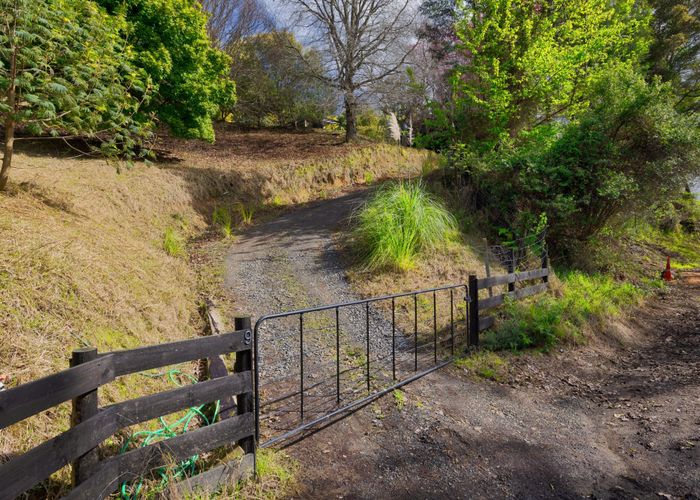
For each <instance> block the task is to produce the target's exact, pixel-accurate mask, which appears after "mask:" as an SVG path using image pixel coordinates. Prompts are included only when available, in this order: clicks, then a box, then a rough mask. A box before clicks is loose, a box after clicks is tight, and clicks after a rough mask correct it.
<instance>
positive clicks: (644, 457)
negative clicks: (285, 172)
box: [226, 193, 700, 499]
mask: <svg viewBox="0 0 700 500" xmlns="http://www.w3.org/2000/svg"><path fill="white" fill-rule="evenodd" d="M362 197H363V194H362V193H356V194H351V195H348V196H345V197H342V198H339V199H336V200H329V201H324V202H322V203H319V204H316V205H312V206H310V207H307V208H303V209H300V210H297V211H292V212H290V213H289V214H287V215H285V216H283V217H281V218H279V219H277V220H275V221H272V222H270V223H267V224H263V225H260V226H258V227H256V228H253V229H251V230H250V231H249V232H248V233H247V234H245V235H244V236H242V237H241V238H239V239H238V240H237V241H236V243H235V244H234V245H233V247H232V248H231V251H230V254H229V256H228V259H227V263H226V265H227V274H226V283H227V286H228V288H229V289H230V291H231V292H232V294H233V296H234V297H235V298H236V300H237V303H238V304H239V305H240V308H241V310H246V311H250V312H252V314H253V315H254V317H259V316H260V315H262V314H265V313H269V312H276V311H282V310H287V309H293V308H297V307H300V306H302V307H303V306H307V305H321V304H325V303H332V302H340V301H347V300H351V299H353V298H355V297H354V295H353V292H352V290H351V288H350V286H349V285H348V283H347V282H346V281H345V278H344V272H343V269H342V266H341V264H340V260H339V259H338V256H337V254H336V253H335V250H334V249H333V241H332V235H333V231H334V230H335V229H338V228H339V227H340V225H342V224H343V223H344V222H345V219H346V217H347V216H348V215H349V214H350V213H351V211H352V209H353V208H354V207H355V206H357V204H358V203H359V202H360V201H361V200H362ZM242 283H245V286H242V285H241V284H242ZM425 285H426V286H431V285H434V284H432V283H426V284H425ZM622 331H624V332H626V335H625V337H626V338H625V339H624V341H620V340H617V341H612V340H611V341H609V342H595V343H592V344H591V345H589V346H587V347H584V348H580V349H575V350H569V349H567V350H559V351H557V352H555V353H552V354H549V355H532V356H530V355H528V356H521V357H518V358H515V359H514V360H513V361H512V369H511V375H510V379H509V380H508V381H507V382H504V383H496V382H487V381H481V380H478V381H475V380H472V379H469V378H467V377H466V375H465V374H464V373H463V372H462V371H461V370H459V369H457V368H447V369H443V370H440V371H438V372H435V373H433V374H430V375H428V376H427V377H425V378H423V379H421V380H420V381H418V382H415V383H413V384H411V385H409V386H407V387H406V388H405V392H406V395H407V401H406V404H405V405H404V406H403V407H402V408H399V406H400V405H398V404H397V402H396V401H395V400H394V398H393V397H391V396H387V397H384V398H382V399H381V400H379V401H378V402H376V403H374V404H372V405H370V406H368V407H366V408H364V409H362V410H360V411H358V412H356V413H354V414H353V415H351V416H349V417H347V418H345V419H343V420H341V421H340V422H338V423H336V424H334V425H332V426H330V427H327V428H325V429H323V430H321V431H319V432H318V433H316V434H314V435H312V436H311V437H309V438H307V439H305V440H304V441H302V442H301V443H298V444H296V445H293V446H291V447H290V448H288V452H289V453H290V454H291V455H293V456H295V457H296V458H297V459H298V460H299V461H300V462H301V464H302V472H301V489H300V491H299V493H298V496H299V497H304V498H373V499H374V498H406V499H409V498H411V499H413V498H501V497H509V498H621V499H622V498H629V499H632V498H686V499H690V498H700V274H692V273H686V274H685V275H684V276H683V277H682V278H681V280H679V281H677V282H675V283H674V284H673V285H672V286H671V287H670V289H669V291H668V292H667V293H666V294H665V295H663V296H661V297H658V298H655V299H652V300H651V301H650V302H649V303H648V304H647V305H646V306H645V307H644V308H642V309H641V310H640V311H638V312H637V313H636V314H635V315H634V318H633V319H630V320H628V321H626V322H625V323H624V324H623V325H622ZM281 342H282V341H281ZM281 349H284V346H282V348H281Z"/></svg>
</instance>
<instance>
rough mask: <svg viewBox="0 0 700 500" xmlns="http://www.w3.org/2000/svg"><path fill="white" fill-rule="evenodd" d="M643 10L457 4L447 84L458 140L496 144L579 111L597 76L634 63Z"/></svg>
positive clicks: (523, 2) (508, 1) (591, 3)
mask: <svg viewBox="0 0 700 500" xmlns="http://www.w3.org/2000/svg"><path fill="white" fill-rule="evenodd" d="M647 24H648V12H647V11H645V10H642V9H641V8H640V7H639V6H638V2H636V1H635V0H620V1H616V2H614V3H610V2H608V1H606V0H581V1H577V2H571V1H569V0H553V1H551V2H547V3H537V2H533V1H532V0H473V1H469V2H467V1H464V0H462V1H460V2H458V4H457V24H456V34H457V36H458V37H459V39H460V42H461V43H460V45H459V50H460V51H461V52H463V53H464V54H468V62H467V63H465V64H461V65H458V66H457V68H456V71H455V73H454V75H453V85H454V88H455V91H456V92H457V93H458V95H459V97H458V98H457V103H456V104H457V105H458V106H459V108H460V109H461V110H462V111H463V112H464V113H466V114H467V115H468V121H467V125H468V128H466V129H464V130H456V132H457V134H458V135H460V136H462V137H463V138H469V137H468V136H471V138H474V139H486V140H490V141H498V140H499V139H502V138H503V137H504V136H511V137H512V136H515V135H516V134H517V133H518V132H519V131H521V130H523V129H525V128H528V127H531V126H533V125H535V124H537V123H543V122H549V121H551V120H553V119H554V118H556V117H559V116H564V117H571V116H575V115H576V114H577V113H578V112H579V111H581V110H582V109H585V108H586V106H587V102H588V88H589V86H590V84H591V83H592V81H593V80H595V79H596V77H597V75H598V73H599V71H600V70H601V69H605V68H606V67H608V66H610V65H615V64H617V63H619V62H624V61H632V62H635V61H637V60H639V59H640V58H641V57H642V56H643V54H644V53H645V51H646V48H647V45H648V43H647V39H646V37H645V36H644V32H645V29H646V25H647Z"/></svg>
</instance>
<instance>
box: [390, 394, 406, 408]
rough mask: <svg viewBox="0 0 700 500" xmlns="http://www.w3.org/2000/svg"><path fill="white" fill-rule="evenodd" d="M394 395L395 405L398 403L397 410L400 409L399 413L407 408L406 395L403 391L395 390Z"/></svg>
mask: <svg viewBox="0 0 700 500" xmlns="http://www.w3.org/2000/svg"><path fill="white" fill-rule="evenodd" d="M392 394H393V396H394V403H396V408H398V410H399V411H403V409H404V408H405V406H406V393H405V392H403V391H402V390H401V389H394V390H393V391H392Z"/></svg>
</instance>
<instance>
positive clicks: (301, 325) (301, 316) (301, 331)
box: [299, 313, 304, 424]
mask: <svg viewBox="0 0 700 500" xmlns="http://www.w3.org/2000/svg"><path fill="white" fill-rule="evenodd" d="M299 350H300V352H299V354H300V356H299V371H300V375H301V376H300V377H299V410H300V411H299V413H301V423H302V424H303V423H304V313H301V314H299Z"/></svg>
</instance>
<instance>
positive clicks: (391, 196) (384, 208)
mask: <svg viewBox="0 0 700 500" xmlns="http://www.w3.org/2000/svg"><path fill="white" fill-rule="evenodd" d="M355 219H356V224H357V227H356V228H355V230H354V233H353V235H354V240H355V246H356V250H357V251H358V254H359V255H360V256H361V258H362V260H363V262H364V265H365V267H366V269H367V270H377V269H385V268H393V269H396V270H400V271H406V270H409V269H412V268H413V267H414V266H415V263H416V258H417V256H418V254H419V253H420V252H424V251H426V250H430V249H432V248H435V247H436V246H437V245H440V244H442V243H447V242H448V241H451V240H454V239H456V237H457V234H458V232H457V222H456V220H455V218H454V217H453V216H452V215H451V214H450V213H449V212H448V211H447V210H446V209H445V207H444V206H443V205H442V204H441V203H440V202H439V201H437V200H436V199H435V198H434V197H433V196H431V195H430V194H429V193H428V192H427V191H426V189H425V187H424V186H423V184H422V183H410V182H401V183H398V184H391V185H388V186H387V187H384V188H382V189H380V190H379V191H378V192H377V193H376V194H375V195H374V196H373V198H372V199H371V200H370V201H369V202H367V203H366V204H365V205H364V206H363V207H362V208H361V209H360V211H359V212H358V213H357V214H356V216H355Z"/></svg>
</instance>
